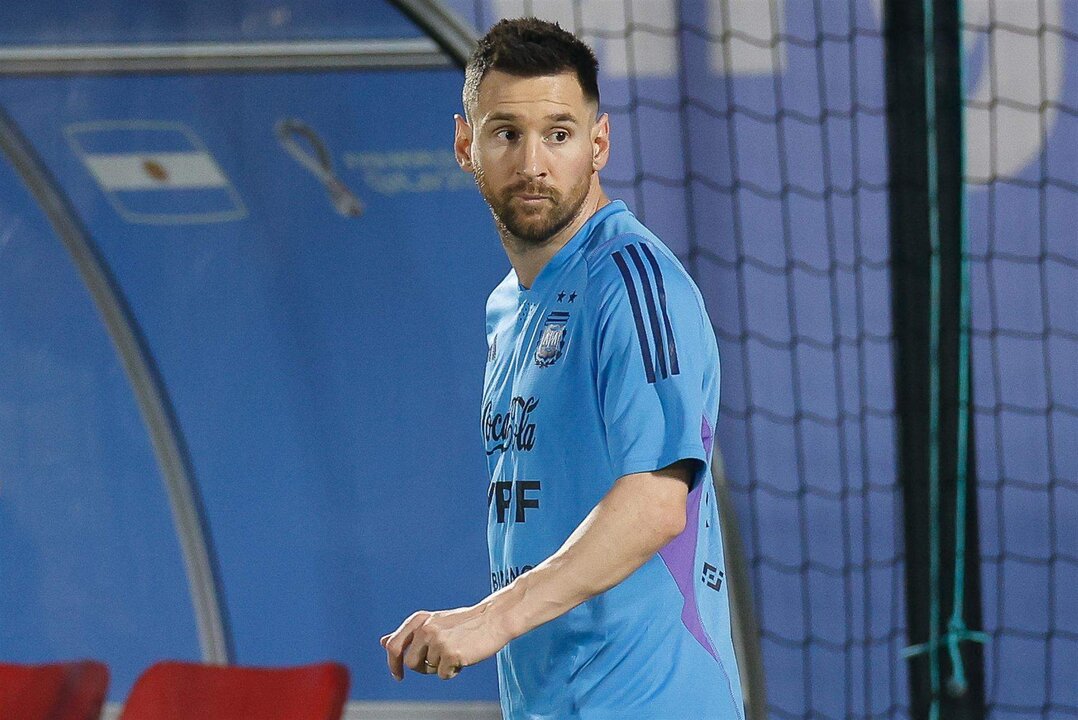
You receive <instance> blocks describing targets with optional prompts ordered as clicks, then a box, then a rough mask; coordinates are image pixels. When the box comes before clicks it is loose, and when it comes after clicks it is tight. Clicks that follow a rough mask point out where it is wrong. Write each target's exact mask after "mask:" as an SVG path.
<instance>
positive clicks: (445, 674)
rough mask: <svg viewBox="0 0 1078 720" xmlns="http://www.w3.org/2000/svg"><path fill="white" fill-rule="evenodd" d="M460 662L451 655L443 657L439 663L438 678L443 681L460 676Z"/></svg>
mask: <svg viewBox="0 0 1078 720" xmlns="http://www.w3.org/2000/svg"><path fill="white" fill-rule="evenodd" d="M460 667H461V664H460V660H459V659H458V658H455V657H454V656H451V655H449V654H446V655H443V656H442V659H441V662H439V663H438V677H440V678H441V679H442V680H452V679H453V678H455V677H456V676H457V675H460Z"/></svg>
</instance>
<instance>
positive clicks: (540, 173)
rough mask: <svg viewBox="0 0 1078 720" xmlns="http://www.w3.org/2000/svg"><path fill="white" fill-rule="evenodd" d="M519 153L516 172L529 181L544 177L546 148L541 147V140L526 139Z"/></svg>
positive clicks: (535, 138) (539, 138)
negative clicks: (518, 164)
mask: <svg viewBox="0 0 1078 720" xmlns="http://www.w3.org/2000/svg"><path fill="white" fill-rule="evenodd" d="M521 151H522V154H521V158H520V166H519V168H518V169H517V172H518V173H520V174H521V175H523V176H524V177H526V178H529V179H534V178H541V177H546V159H545V154H546V148H545V147H544V146H543V138H541V137H536V136H531V137H526V138H525V139H524V142H523V144H522V147H521Z"/></svg>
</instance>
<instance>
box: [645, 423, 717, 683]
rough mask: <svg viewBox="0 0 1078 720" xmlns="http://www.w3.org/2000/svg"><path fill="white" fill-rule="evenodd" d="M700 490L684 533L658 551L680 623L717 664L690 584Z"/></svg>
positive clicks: (691, 501) (689, 508)
mask: <svg viewBox="0 0 1078 720" xmlns="http://www.w3.org/2000/svg"><path fill="white" fill-rule="evenodd" d="M705 422H706V421H705ZM703 486H704V484H703V483H697V485H696V487H695V488H693V490H692V492H690V493H689V501H688V505H687V507H686V518H685V529H684V530H683V531H682V532H681V534H680V535H678V536H677V537H676V538H674V539H673V540H671V541H670V543H669V544H668V545H667V546H666V547H664V548H663V549H662V550H660V551H659V556H660V557H661V558H662V559H663V562H664V563H665V564H666V569H667V570H669V571H670V575H671V576H672V577H673V578H674V582H675V583H677V587H678V590H680V591H681V595H682V597H684V598H685V605H684V606H683V608H682V610H681V622H682V623H684V625H685V628H686V629H687V630H688V631H689V633H690V634H691V635H692V636H693V637H694V638H696V640H697V642H699V643H700V644H701V645H702V646H703V648H704V649H705V650H707V651H708V652H709V653H710V654H711V657H713V658H715V660H717V661H718V660H719V654H718V653H717V652H715V648H714V647H713V646H712V645H711V640H710V639H709V638H708V636H707V632H706V631H705V630H704V624H703V622H701V620H700V610H699V608H698V607H697V606H696V593H695V592H693V583H692V580H693V566H694V564H695V560H696V531H697V524H698V523H699V521H700V492H701V488H702V487H703ZM720 662H721V661H720Z"/></svg>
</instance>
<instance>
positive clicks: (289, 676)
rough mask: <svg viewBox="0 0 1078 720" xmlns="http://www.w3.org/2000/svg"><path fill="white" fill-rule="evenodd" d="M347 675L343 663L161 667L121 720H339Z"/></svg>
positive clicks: (138, 688)
mask: <svg viewBox="0 0 1078 720" xmlns="http://www.w3.org/2000/svg"><path fill="white" fill-rule="evenodd" d="M347 698H348V670H347V669H346V668H345V667H344V666H343V665H340V664H338V663H321V664H317V665H304V666H301V667H293V668H254V667H237V666H222V665H201V664H198V663H185V662H161V663H157V664H155V665H153V666H152V667H150V668H149V669H148V670H146V672H144V673H142V675H141V676H139V679H138V680H137V681H135V686H134V687H133V688H132V689H131V696H130V697H129V698H128V699H127V703H126V704H125V705H124V711H123V714H122V715H121V716H120V718H121V720H191V719H192V718H212V720H340V718H341V715H342V713H343V712H344V703H345V701H346V700H347Z"/></svg>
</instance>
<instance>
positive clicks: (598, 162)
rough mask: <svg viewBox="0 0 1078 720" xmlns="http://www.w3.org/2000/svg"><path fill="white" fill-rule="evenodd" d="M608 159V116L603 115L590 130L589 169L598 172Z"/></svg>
mask: <svg viewBox="0 0 1078 720" xmlns="http://www.w3.org/2000/svg"><path fill="white" fill-rule="evenodd" d="M609 159H610V116H609V115H608V114H607V113H603V114H602V115H600V116H599V119H598V120H596V121H595V124H594V125H593V126H592V128H591V168H592V170H593V171H595V172H599V171H600V170H602V169H603V168H604V167H606V163H607V161H608V160H609Z"/></svg>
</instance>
